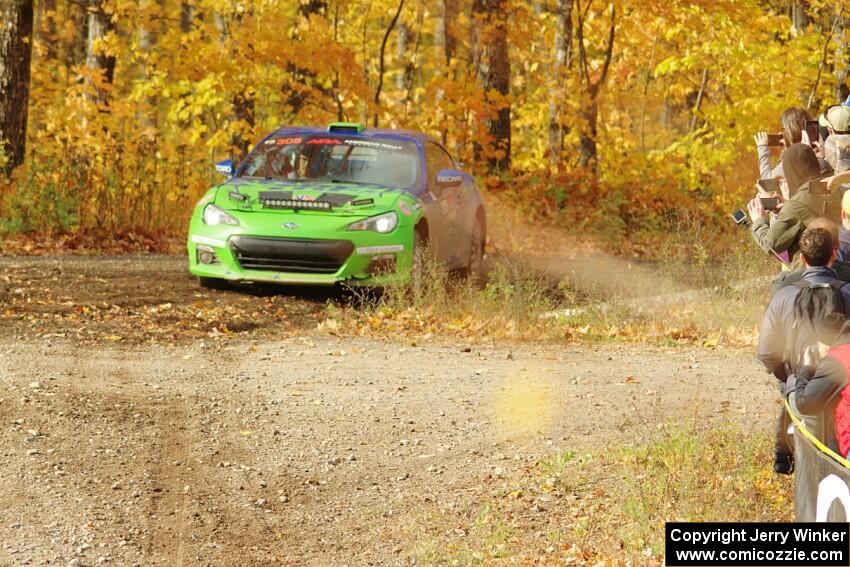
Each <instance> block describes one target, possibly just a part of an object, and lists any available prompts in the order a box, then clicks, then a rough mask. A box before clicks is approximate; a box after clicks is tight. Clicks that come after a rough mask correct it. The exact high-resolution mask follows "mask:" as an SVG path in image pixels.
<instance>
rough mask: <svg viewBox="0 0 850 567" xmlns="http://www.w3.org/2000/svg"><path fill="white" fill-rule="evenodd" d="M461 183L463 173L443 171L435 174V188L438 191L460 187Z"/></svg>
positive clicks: (451, 170)
mask: <svg viewBox="0 0 850 567" xmlns="http://www.w3.org/2000/svg"><path fill="white" fill-rule="evenodd" d="M461 183H463V173H462V172H460V171H456V170H454V169H443V170H441V171H440V172H439V173H438V174H437V187H438V188H439V189H449V188H451V187H460V185H461Z"/></svg>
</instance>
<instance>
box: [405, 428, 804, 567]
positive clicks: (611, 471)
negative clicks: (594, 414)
mask: <svg viewBox="0 0 850 567" xmlns="http://www.w3.org/2000/svg"><path fill="white" fill-rule="evenodd" d="M767 429H769V428H767ZM771 448H772V441H771V438H770V433H769V431H767V430H765V431H761V432H758V433H749V434H747V433H743V432H741V431H740V430H739V429H737V428H735V427H732V426H726V427H720V428H714V429H712V428H702V427H698V426H695V425H686V426H683V425H679V426H668V427H664V428H662V429H661V430H660V431H659V432H658V433H657V434H656V435H655V436H654V437H653V438H652V439H651V440H649V441H647V442H645V443H640V444H635V445H629V444H623V445H618V446H614V447H611V448H610V449H609V450H608V451H595V452H593V453H592V454H581V455H580V454H579V453H576V452H573V451H566V452H561V453H556V454H553V455H551V456H550V457H549V458H547V459H544V460H542V461H541V462H539V463H537V465H536V466H534V467H532V468H530V469H529V470H527V471H525V473H523V474H521V475H519V477H518V478H506V479H504V480H503V481H502V482H503V486H502V488H501V489H500V490H497V491H495V492H494V494H495V495H494V496H493V497H492V498H491V499H489V500H488V501H486V502H483V503H481V504H480V508H479V509H478V510H477V512H475V514H476V515H475V521H474V522H473V523H472V525H471V528H470V529H469V531H468V533H466V534H463V535H462V536H460V535H455V534H454V533H453V531H452V529H447V528H448V527H449V526H454V525H457V524H458V523H459V522H460V521H462V520H461V519H459V518H462V517H463V516H464V515H468V514H469V513H470V512H471V511H469V510H459V511H457V512H456V513H457V514H458V515H459V516H458V517H453V516H451V515H448V514H447V513H445V512H443V513H441V514H434V513H429V514H427V515H424V516H422V517H421V518H419V519H418V523H417V525H416V526H415V527H414V530H413V533H417V531H418V537H416V538H414V543H413V544H412V545H411V547H410V549H409V550H408V554H409V555H411V556H413V557H415V558H416V560H417V564H422V565H481V564H486V565H500V564H506V565H507V564H517V563H519V564H528V563H531V562H535V564H545V565H560V564H565V563H569V562H570V561H574V562H578V563H579V564H584V563H590V564H593V563H596V562H602V564H620V563H624V562H631V563H632V564H635V565H645V564H650V563H654V564H660V561H661V558H662V555H663V551H664V550H663V544H664V523H665V522H667V521H732V522H736V521H741V522H744V521H790V520H792V519H793V507H794V506H793V485H792V482H793V481H792V480H791V479H789V478H788V477H778V476H777V475H774V474H773V472H772V469H771V460H770V457H771ZM540 502H543V504H542V506H543V508H542V510H541V509H540V508H535V507H536V506H539V505H540V504H539V503H540Z"/></svg>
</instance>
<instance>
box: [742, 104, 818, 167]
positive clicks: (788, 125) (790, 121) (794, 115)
mask: <svg viewBox="0 0 850 567" xmlns="http://www.w3.org/2000/svg"><path fill="white" fill-rule="evenodd" d="M779 121H780V123H781V125H782V131H781V132H780V133H779V134H768V133H767V132H758V133H757V134H756V135H755V138H754V139H755V142H756V150H757V152H758V164H759V174H760V177H761V178H762V179H774V178H776V177H785V173H784V167H783V163H785V151H787V150H788V148H790V147H791V146H792V145H794V144H799V143H801V142H802V141H803V133H804V132H805V131H806V122H814V121H813V120H812V117H811V115H810V114H809V113H808V112H806V110H805V109H803V108H800V107H798V106H792V107H791V108H786V109H785V111H783V112H782V115H781V116H780V117H779ZM817 141H818V140H810V144H816V143H817ZM771 147H779V148H782V149H783V153H782V155H781V156H780V158H779V163H777V164H776V167H773V166H771V163H770V148H771ZM818 166H819V167H820V173H821V174H822V175H823V176H828V175H832V172H833V169H832V166H830V164H829V163H828V162H827V161H826V160H825V159H823V157H818Z"/></svg>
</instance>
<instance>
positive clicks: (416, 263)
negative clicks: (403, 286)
mask: <svg viewBox="0 0 850 567" xmlns="http://www.w3.org/2000/svg"><path fill="white" fill-rule="evenodd" d="M426 246H428V241H427V240H426V238H425V235H424V234H422V231H421V230H414V231H413V265H412V266H411V267H410V291H411V292H412V293H413V299H414V300H418V299H419V298H420V297H422V285H423V281H424V278H425V248H426Z"/></svg>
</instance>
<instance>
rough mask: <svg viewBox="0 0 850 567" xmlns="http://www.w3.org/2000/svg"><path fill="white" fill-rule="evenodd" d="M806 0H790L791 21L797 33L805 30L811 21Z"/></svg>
mask: <svg viewBox="0 0 850 567" xmlns="http://www.w3.org/2000/svg"><path fill="white" fill-rule="evenodd" d="M811 21H812V20H811V18H810V17H809V2H808V0H791V23H792V25H793V26H794V31H795V32H797V33H798V34H801V33H803V32H804V31H806V28H807V27H808V26H809V24H810V23H811Z"/></svg>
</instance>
